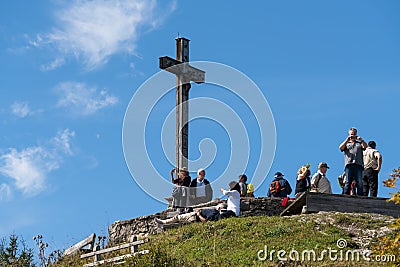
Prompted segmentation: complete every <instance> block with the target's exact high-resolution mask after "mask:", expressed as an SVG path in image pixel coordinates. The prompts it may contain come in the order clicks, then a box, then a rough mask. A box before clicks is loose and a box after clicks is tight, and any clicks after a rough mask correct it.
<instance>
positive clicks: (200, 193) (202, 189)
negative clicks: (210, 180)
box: [196, 179, 206, 197]
mask: <svg viewBox="0 0 400 267" xmlns="http://www.w3.org/2000/svg"><path fill="white" fill-rule="evenodd" d="M205 196H206V185H205V184H204V180H203V181H201V182H200V181H199V179H197V185H196V197H205Z"/></svg>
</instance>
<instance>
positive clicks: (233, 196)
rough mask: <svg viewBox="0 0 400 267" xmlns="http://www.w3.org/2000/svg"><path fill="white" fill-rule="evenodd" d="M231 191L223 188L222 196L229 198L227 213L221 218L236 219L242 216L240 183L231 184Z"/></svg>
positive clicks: (222, 214) (232, 182)
mask: <svg viewBox="0 0 400 267" xmlns="http://www.w3.org/2000/svg"><path fill="white" fill-rule="evenodd" d="M228 186H229V191H226V190H225V189H223V188H221V192H222V194H224V195H225V196H228V201H227V203H228V207H227V211H226V212H221V215H220V218H228V217H236V216H239V215H240V185H239V183H238V182H235V181H231V182H230V183H229V185H228Z"/></svg>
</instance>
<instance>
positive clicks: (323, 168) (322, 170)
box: [311, 162, 332, 194]
mask: <svg viewBox="0 0 400 267" xmlns="http://www.w3.org/2000/svg"><path fill="white" fill-rule="evenodd" d="M328 169H329V166H328V164H326V162H321V163H320V164H318V171H317V172H316V173H315V174H314V175H313V177H312V178H311V192H318V193H327V194H332V188H331V183H330V182H329V180H328V178H327V177H326V172H327V171H328Z"/></svg>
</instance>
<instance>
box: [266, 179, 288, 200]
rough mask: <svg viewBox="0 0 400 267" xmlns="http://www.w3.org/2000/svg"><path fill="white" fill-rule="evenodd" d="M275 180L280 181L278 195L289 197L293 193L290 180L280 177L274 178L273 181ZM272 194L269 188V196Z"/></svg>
mask: <svg viewBox="0 0 400 267" xmlns="http://www.w3.org/2000/svg"><path fill="white" fill-rule="evenodd" d="M274 181H279V186H280V190H279V193H278V195H277V196H276V197H287V196H288V195H290V193H292V187H291V186H290V184H289V182H288V181H287V180H286V179H285V178H282V177H278V178H275V179H274V180H273V182H274ZM271 196H272V194H271V191H270V189H269V188H268V197H271Z"/></svg>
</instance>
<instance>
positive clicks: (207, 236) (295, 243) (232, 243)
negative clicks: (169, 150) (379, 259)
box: [55, 214, 385, 266]
mask: <svg viewBox="0 0 400 267" xmlns="http://www.w3.org/2000/svg"><path fill="white" fill-rule="evenodd" d="M322 216H324V215H322ZM333 217H334V219H335V221H337V222H338V224H349V225H351V224H354V223H357V224H358V225H360V226H362V227H366V226H368V228H369V229H379V228H380V227H382V226H384V225H385V224H383V223H382V222H381V221H377V220H371V218H370V217H369V216H359V217H354V216H352V215H350V214H336V215H334V216H333ZM351 236H352V235H351V234H349V233H346V232H345V231H344V230H342V229H340V228H338V227H336V226H334V225H331V224H329V223H316V222H315V221H314V220H312V219H307V220H303V221H300V220H299V217H275V216H274V217H266V216H262V217H242V218H229V219H224V220H220V221H217V222H206V223H193V224H189V225H184V226H182V227H179V228H176V229H170V230H168V231H166V232H163V233H161V234H158V235H153V236H150V237H149V239H150V241H149V242H148V243H146V244H144V245H140V246H139V249H140V250H142V249H149V250H150V253H149V254H147V255H143V256H138V257H134V258H131V259H129V260H128V261H127V262H126V263H125V264H124V265H119V266H276V264H277V263H279V260H278V257H277V252H275V253H274V254H273V260H272V261H270V259H269V256H270V255H269V254H268V257H267V259H266V260H260V259H259V258H258V256H257V255H258V252H259V251H260V250H264V249H265V247H267V249H268V252H269V253H270V252H271V251H272V250H275V251H278V250H285V251H286V252H287V253H289V252H290V251H291V250H296V251H298V252H299V253H300V260H299V261H290V260H289V261H288V262H286V265H284V266H385V265H372V264H367V263H366V262H357V261H353V262H351V261H331V260H329V257H327V256H325V258H324V260H322V261H301V252H302V251H303V250H314V251H315V252H316V253H317V257H318V256H319V255H320V253H321V252H322V251H323V250H325V249H328V248H332V249H338V247H337V240H338V239H341V238H342V239H345V240H346V241H347V244H348V246H347V247H346V248H345V249H344V250H343V251H346V250H349V249H357V248H359V247H358V245H357V243H355V242H354V241H352V239H351ZM261 255H264V254H262V253H261ZM285 257H288V255H285ZM55 266H63V265H55ZM281 266H283V265H281Z"/></svg>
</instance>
